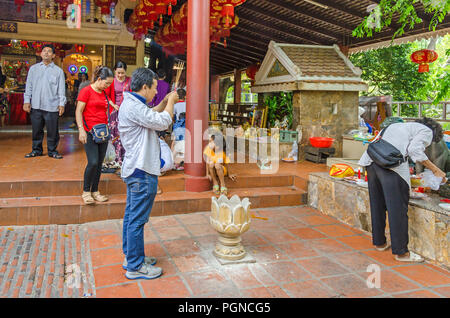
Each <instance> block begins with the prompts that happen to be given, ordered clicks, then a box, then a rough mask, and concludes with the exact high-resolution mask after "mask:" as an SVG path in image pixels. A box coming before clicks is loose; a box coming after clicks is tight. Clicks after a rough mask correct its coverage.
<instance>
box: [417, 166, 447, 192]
mask: <svg viewBox="0 0 450 318" xmlns="http://www.w3.org/2000/svg"><path fill="white" fill-rule="evenodd" d="M422 182H423V184H424V186H425V187H430V188H431V190H434V191H436V190H439V187H440V186H441V184H444V183H445V182H444V183H443V182H442V178H439V177H436V176H435V175H434V174H433V172H431V170H429V169H425V171H424V172H423V173H422Z"/></svg>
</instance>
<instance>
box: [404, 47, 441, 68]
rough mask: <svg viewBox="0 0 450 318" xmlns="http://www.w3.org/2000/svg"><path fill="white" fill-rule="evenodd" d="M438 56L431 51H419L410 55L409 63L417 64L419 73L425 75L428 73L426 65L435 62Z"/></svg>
mask: <svg viewBox="0 0 450 318" xmlns="http://www.w3.org/2000/svg"><path fill="white" fill-rule="evenodd" d="M437 58H438V54H437V53H436V52H435V51H432V50H420V51H416V52H414V53H413V54H411V61H413V62H414V63H417V64H419V73H425V72H429V71H430V66H429V65H428V63H432V62H434V61H436V60H437Z"/></svg>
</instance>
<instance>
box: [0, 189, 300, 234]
mask: <svg viewBox="0 0 450 318" xmlns="http://www.w3.org/2000/svg"><path fill="white" fill-rule="evenodd" d="M234 194H237V195H239V197H241V198H244V197H248V198H249V199H250V202H251V203H252V204H251V207H252V208H263V207H272V206H273V207H276V206H296V205H301V204H305V203H306V192H305V191H304V190H302V189H298V188H296V187H294V186H280V187H259V188H249V189H243V188H237V189H230V190H229V196H232V195H234ZM213 195H214V194H213V193H212V191H206V192H200V193H192V192H184V191H178V192H164V193H162V194H160V195H157V197H156V199H155V203H154V205H153V209H152V214H151V215H152V216H162V215H172V214H184V213H191V212H200V211H210V209H211V197H212V196H213ZM125 203H126V195H123V194H112V195H109V201H107V202H104V203H97V204H95V205H84V204H83V201H82V199H81V196H79V195H77V196H52V197H48V196H47V197H45V196H44V197H26V198H24V197H22V198H2V199H0V225H1V226H4V225H37V224H78V223H85V222H93V221H100V220H107V219H120V218H123V213H124V209H125Z"/></svg>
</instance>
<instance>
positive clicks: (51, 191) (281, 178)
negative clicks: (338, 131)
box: [0, 173, 307, 198]
mask: <svg viewBox="0 0 450 318" xmlns="http://www.w3.org/2000/svg"><path fill="white" fill-rule="evenodd" d="M184 178H185V176H184V174H183V173H171V174H170V175H167V176H163V177H160V178H159V180H158V182H159V186H160V188H161V189H162V191H163V192H178V191H184V190H185V180H184ZM300 179H301V178H299V177H297V176H292V175H257V176H253V175H249V176H245V175H244V176H242V175H240V176H238V178H237V180H236V181H231V180H230V179H227V180H226V182H227V186H228V188H229V189H247V188H262V187H287V186H292V185H295V186H297V187H298V188H301V189H303V190H306V189H307V187H306V182H302V180H300ZM82 191H83V180H81V179H78V180H41V181H36V180H33V181H26V180H25V181H3V182H0V198H22V197H58V196H78V195H81V193H82ZM99 191H100V192H101V193H103V194H108V195H112V194H126V192H127V190H126V185H125V183H124V182H123V181H122V179H120V178H119V177H118V176H116V175H113V174H103V175H102V180H101V181H100V184H99Z"/></svg>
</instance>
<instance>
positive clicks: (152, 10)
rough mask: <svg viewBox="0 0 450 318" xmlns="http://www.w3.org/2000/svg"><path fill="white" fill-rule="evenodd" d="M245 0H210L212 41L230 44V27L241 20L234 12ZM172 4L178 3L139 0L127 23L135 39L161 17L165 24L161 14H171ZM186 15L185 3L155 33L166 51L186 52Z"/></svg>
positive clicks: (160, 19)
mask: <svg viewBox="0 0 450 318" xmlns="http://www.w3.org/2000/svg"><path fill="white" fill-rule="evenodd" d="M245 1H246V0H211V5H210V42H211V43H222V39H223V46H224V47H226V46H227V37H229V36H230V30H231V29H232V28H234V27H236V26H237V25H238V23H239V17H238V16H237V15H236V14H235V13H234V8H235V7H236V6H239V5H241V4H243V3H244V2H245ZM170 5H172V6H173V5H176V1H173V0H140V2H139V3H138V5H137V6H136V8H135V9H134V11H133V13H132V14H131V16H130V19H129V21H128V23H127V29H128V31H129V32H130V33H132V34H133V36H134V39H135V40H136V41H137V40H142V39H143V38H144V37H145V35H146V34H147V32H148V30H149V29H153V28H154V23H155V22H156V21H157V20H158V18H159V25H160V26H162V15H163V14H165V12H166V11H165V10H166V7H169V8H170V10H168V11H167V13H168V14H169V15H172V9H171V6H170ZM187 16H188V5H187V3H184V4H183V5H182V6H181V8H180V9H179V10H178V11H177V12H175V13H174V14H173V15H172V18H171V19H170V21H169V22H168V23H167V24H166V25H165V26H164V27H160V28H159V29H158V31H157V32H156V34H155V36H154V40H155V41H156V42H157V43H158V44H160V45H161V46H162V47H163V50H164V51H165V52H166V53H167V54H173V55H176V54H183V53H185V51H186V48H187Z"/></svg>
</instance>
